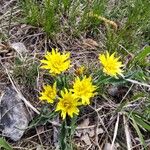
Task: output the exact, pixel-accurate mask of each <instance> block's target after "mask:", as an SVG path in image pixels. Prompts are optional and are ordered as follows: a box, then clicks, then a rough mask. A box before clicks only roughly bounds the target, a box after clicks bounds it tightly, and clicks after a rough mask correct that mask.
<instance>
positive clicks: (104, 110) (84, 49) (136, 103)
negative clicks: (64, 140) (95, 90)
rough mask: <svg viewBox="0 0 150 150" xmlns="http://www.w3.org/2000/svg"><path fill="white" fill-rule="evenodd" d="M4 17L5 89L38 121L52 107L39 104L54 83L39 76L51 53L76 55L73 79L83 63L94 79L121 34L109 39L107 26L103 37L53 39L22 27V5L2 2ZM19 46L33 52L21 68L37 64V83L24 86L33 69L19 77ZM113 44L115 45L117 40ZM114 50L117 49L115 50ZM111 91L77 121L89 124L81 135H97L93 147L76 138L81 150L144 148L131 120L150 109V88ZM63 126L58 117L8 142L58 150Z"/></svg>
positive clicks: (0, 29)
mask: <svg viewBox="0 0 150 150" xmlns="http://www.w3.org/2000/svg"><path fill="white" fill-rule="evenodd" d="M119 2H120V1H119ZM113 4H114V3H113V1H111V3H110V5H112V6H113ZM114 5H115V4H114ZM0 14H1V16H0V23H1V25H0V40H1V41H0V59H1V65H0V67H1V68H0V86H4V85H5V86H7V85H8V84H12V85H13V86H14V87H15V88H16V91H18V93H20V96H21V97H22V100H23V101H24V103H25V104H26V107H27V108H28V109H29V111H30V112H34V113H31V115H32V117H35V116H37V115H39V114H40V110H41V108H43V107H44V106H46V104H43V103H41V102H39V100H38V92H39V91H40V90H41V86H42V84H43V81H46V82H47V81H48V80H51V78H50V77H48V76H47V73H46V72H44V71H43V72H42V71H39V66H40V61H39V60H40V59H41V58H42V57H43V55H44V54H45V51H46V50H50V49H51V48H53V47H55V48H58V49H60V50H67V51H70V52H71V58H72V62H73V63H72V64H73V67H72V68H71V69H70V74H74V71H75V67H74V66H77V67H78V66H81V64H83V65H84V66H86V67H87V68H89V69H88V71H87V72H88V73H89V74H92V71H91V70H95V71H96V70H97V68H99V63H98V62H97V58H98V54H99V53H100V52H102V51H104V50H106V48H108V46H107V44H108V43H107V40H110V38H111V36H113V34H115V35H116V34H117V33H116V31H115V30H114V29H110V30H111V32H113V33H110V34H109V33H108V34H109V35H108V34H106V32H107V30H109V29H108V28H109V27H108V26H109V25H108V24H103V23H102V24H100V25H99V26H98V28H96V30H97V32H98V34H97V35H95V33H91V32H92V31H87V32H85V33H82V34H80V36H77V37H76V36H74V35H73V34H67V32H65V31H62V32H61V33H57V34H56V35H55V37H54V38H49V37H48V36H47V35H46V34H45V32H43V30H42V29H41V28H39V27H35V26H31V25H28V24H25V23H23V24H22V23H19V22H18V20H17V18H19V16H20V15H21V10H20V8H19V6H18V4H17V1H16V0H3V1H0ZM119 21H120V20H119ZM124 22H125V20H121V21H120V23H121V24H124ZM122 26H123V25H122ZM111 34H112V35H111ZM112 38H115V37H112ZM13 42H22V43H24V45H25V46H26V48H27V50H28V52H27V55H26V57H25V60H24V62H23V63H22V64H21V65H20V64H19V65H18V66H19V69H20V68H29V66H33V65H34V64H35V67H36V69H37V73H36V75H32V76H31V78H33V79H34V81H33V80H32V81H33V82H32V81H31V82H32V83H33V84H30V83H29V82H24V81H26V80H28V78H27V77H29V76H30V74H31V72H32V71H33V70H32V68H31V70H29V72H28V73H29V74H25V73H26V72H22V74H19V75H18V74H17V73H15V72H16V71H18V70H16V69H18V68H17V63H16V59H18V53H17V52H16V51H15V50H14V49H11V47H10V43H13ZM109 42H110V44H111V41H109ZM120 45H121V44H120ZM125 46H126V45H125ZM110 47H113V46H112V45H110ZM118 47H119V48H118ZM118 47H117V48H118V49H121V53H122V57H124V56H126V55H124V54H127V55H129V56H130V55H134V54H136V52H134V51H128V50H127V49H126V48H124V47H123V46H122V45H121V46H118ZM120 47H123V48H120ZM124 60H125V59H124ZM128 61H130V60H128ZM129 70H130V69H129ZM131 70H132V67H131ZM20 76H21V78H20ZM148 82H149V81H148ZM140 83H141V81H140ZM149 83H150V82H149ZM149 83H148V84H149ZM110 86H111V85H104V87H102V88H101V89H100V93H101V96H100V97H96V98H94V99H93V101H92V104H91V105H90V106H87V108H85V109H83V110H82V112H81V114H80V116H79V118H78V121H77V122H78V125H79V124H83V125H82V126H80V125H79V126H78V127H77V131H76V132H81V134H85V133H86V132H87V134H89V130H92V132H94V136H93V137H89V139H90V140H91V144H90V145H88V144H87V143H88V142H87V143H86V142H85V141H86V140H87V141H88V139H86V140H85V141H84V140H83V139H82V138H81V137H82V136H81V135H80V134H79V136H78V134H77V133H76V134H75V137H74V143H75V147H76V149H78V150H80V149H81V150H84V149H87V150H96V149H98V150H101V149H103V148H104V147H105V144H106V143H110V144H111V148H112V150H113V147H114V146H115V147H117V145H118V149H122V150H123V149H128V150H130V149H137V150H141V149H143V148H142V146H141V143H140V140H139V138H138V135H137V133H136V131H135V129H134V128H133V127H132V126H131V121H130V117H127V116H128V114H129V115H130V113H131V112H132V111H133V110H137V111H141V110H142V109H143V108H142V106H145V105H147V104H148V106H149V103H145V102H146V101H148V100H149V91H150V88H149V87H145V86H142V85H141V84H140V85H138V84H137V83H125V87H127V90H124V91H123V92H122V91H121V90H122V88H120V90H119V91H117V94H115V96H112V95H109V94H108V93H107V91H108V89H109V88H110ZM133 93H144V94H145V95H144V94H143V96H141V97H139V98H137V99H135V100H134V99H133V98H134V94H133ZM116 95H117V96H116ZM118 95H119V96H118ZM51 110H52V108H51V107H49V106H48V107H47V111H51ZM141 112H143V110H142V111H141ZM87 118H88V119H89V123H87V125H86V123H85V124H84V123H83V121H84V120H86V119H87ZM33 120H34V119H33ZM59 127H60V119H59V118H55V120H52V121H47V122H46V123H45V124H44V125H34V126H32V127H31V128H30V127H29V129H27V130H26V132H25V134H24V136H23V137H22V139H21V140H20V141H18V142H13V141H10V140H9V139H7V141H8V142H9V143H10V144H11V145H12V146H13V149H15V150H42V149H44V150H53V149H56V147H57V145H58V140H57V138H58V132H59ZM99 128H100V129H102V131H103V132H102V133H98V129H99ZM142 133H143V135H144V136H145V139H146V142H145V143H146V144H147V145H148V146H149V145H150V142H149V138H150V137H149V131H148V132H147V133H146V132H144V131H142ZM87 138H88V137H87ZM126 143H127V144H126ZM131 143H132V144H131Z"/></svg>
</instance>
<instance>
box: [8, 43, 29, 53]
mask: <svg viewBox="0 0 150 150" xmlns="http://www.w3.org/2000/svg"><path fill="white" fill-rule="evenodd" d="M10 47H12V48H13V49H14V50H15V51H16V52H17V53H19V54H20V55H22V54H26V53H27V52H28V51H27V49H26V47H25V45H24V44H23V43H21V42H18V43H12V44H11V45H10Z"/></svg>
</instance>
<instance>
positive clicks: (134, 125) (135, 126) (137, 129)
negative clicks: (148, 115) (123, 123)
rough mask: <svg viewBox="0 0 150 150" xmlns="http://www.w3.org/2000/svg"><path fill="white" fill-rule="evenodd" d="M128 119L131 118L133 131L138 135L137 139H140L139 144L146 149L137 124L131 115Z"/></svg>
mask: <svg viewBox="0 0 150 150" xmlns="http://www.w3.org/2000/svg"><path fill="white" fill-rule="evenodd" d="M130 118H131V120H132V126H133V127H134V129H135V130H136V132H137V134H138V136H139V138H140V142H141V144H142V145H143V146H144V148H145V149H146V143H145V141H144V138H143V135H142V133H141V131H140V129H139V127H138V125H137V123H136V121H135V119H134V117H133V115H131V116H130Z"/></svg>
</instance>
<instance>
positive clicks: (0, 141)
mask: <svg viewBox="0 0 150 150" xmlns="http://www.w3.org/2000/svg"><path fill="white" fill-rule="evenodd" d="M1 148H4V149H6V150H13V149H12V147H11V146H10V145H9V144H8V142H6V140H5V139H3V138H0V149H1Z"/></svg>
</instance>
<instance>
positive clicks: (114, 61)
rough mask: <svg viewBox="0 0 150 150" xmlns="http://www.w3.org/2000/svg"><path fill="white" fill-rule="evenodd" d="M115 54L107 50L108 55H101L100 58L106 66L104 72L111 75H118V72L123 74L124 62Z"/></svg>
mask: <svg viewBox="0 0 150 150" xmlns="http://www.w3.org/2000/svg"><path fill="white" fill-rule="evenodd" d="M114 55H115V53H113V54H112V55H110V54H109V53H108V52H106V55H104V54H102V55H101V54H100V55H99V60H100V62H101V64H102V65H103V67H104V68H103V72H105V73H106V74H108V75H110V76H114V77H117V74H119V75H122V72H123V70H122V69H121V67H123V66H124V65H123V64H122V62H120V61H118V60H119V57H118V58H115V57H114Z"/></svg>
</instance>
